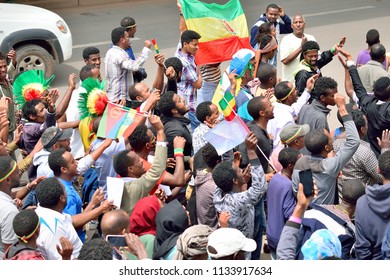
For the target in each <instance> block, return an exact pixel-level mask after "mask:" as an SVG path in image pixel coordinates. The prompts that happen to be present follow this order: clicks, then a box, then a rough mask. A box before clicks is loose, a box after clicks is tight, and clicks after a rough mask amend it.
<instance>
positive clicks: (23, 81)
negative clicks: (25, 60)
mask: <svg viewBox="0 0 390 280" xmlns="http://www.w3.org/2000/svg"><path fill="white" fill-rule="evenodd" d="M54 78H55V76H54V75H51V76H50V77H49V79H47V80H46V79H45V74H44V72H43V70H28V71H25V72H22V73H20V74H19V75H18V76H17V77H16V79H15V81H14V84H13V93H14V96H15V103H16V104H17V105H18V106H19V108H22V107H23V105H24V103H26V101H30V100H33V99H41V97H42V95H43V93H44V91H45V90H47V89H48V88H49V86H50V84H51V83H52V82H53V80H54Z"/></svg>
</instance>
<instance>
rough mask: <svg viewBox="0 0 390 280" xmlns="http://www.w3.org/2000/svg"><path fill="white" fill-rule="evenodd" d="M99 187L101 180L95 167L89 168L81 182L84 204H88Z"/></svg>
mask: <svg viewBox="0 0 390 280" xmlns="http://www.w3.org/2000/svg"><path fill="white" fill-rule="evenodd" d="M98 188H99V180H98V176H97V173H96V170H95V168H93V167H91V168H89V169H88V170H87V171H86V172H85V173H84V175H83V183H82V184H81V191H82V201H83V205H86V204H88V203H89V202H90V201H91V198H92V196H93V194H94V193H95V191H96V190H97V189H98Z"/></svg>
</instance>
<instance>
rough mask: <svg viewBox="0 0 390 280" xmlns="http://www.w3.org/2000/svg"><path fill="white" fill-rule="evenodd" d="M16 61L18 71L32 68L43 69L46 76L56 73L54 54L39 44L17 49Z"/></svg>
mask: <svg viewBox="0 0 390 280" xmlns="http://www.w3.org/2000/svg"><path fill="white" fill-rule="evenodd" d="M16 61H17V70H18V72H23V71H27V70H32V69H35V70H43V71H44V72H45V76H46V78H47V77H49V76H51V75H52V74H53V73H54V60H53V58H52V56H51V55H50V54H49V53H48V52H47V51H46V50H45V49H44V48H42V47H40V46H37V45H25V46H22V47H20V48H18V49H16Z"/></svg>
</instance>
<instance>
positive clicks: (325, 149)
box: [292, 93, 360, 204]
mask: <svg viewBox="0 0 390 280" xmlns="http://www.w3.org/2000/svg"><path fill="white" fill-rule="evenodd" d="M334 100H335V103H336V105H337V107H338V109H339V113H340V116H341V118H342V119H343V121H344V126H345V132H346V134H347V140H346V144H345V145H344V146H343V147H342V148H341V149H340V150H338V151H337V153H335V155H334V156H333V157H328V156H329V154H331V153H333V140H332V138H331V136H330V134H329V131H328V130H326V129H324V128H318V129H314V130H312V131H310V132H309V133H308V134H307V135H306V137H305V145H306V148H307V150H308V151H309V152H310V155H306V156H303V157H301V158H300V159H299V160H298V161H297V163H296V164H295V168H294V172H293V176H292V182H293V184H292V187H293V191H294V193H295V194H296V193H297V190H298V184H299V183H300V178H299V172H300V171H301V170H305V169H311V172H312V174H313V179H314V180H315V181H316V183H317V186H318V197H317V198H316V199H315V200H314V202H315V203H316V204H337V203H338V201H337V200H338V189H337V178H338V176H339V173H340V171H341V169H343V167H344V166H345V165H346V164H347V162H348V161H349V160H350V159H351V158H352V156H353V155H354V153H355V152H356V150H357V148H358V146H359V143H360V139H359V133H358V131H357V129H356V126H355V123H354V122H353V120H352V117H351V116H350V115H349V114H348V111H347V109H346V107H345V104H346V103H345V96H344V95H342V94H340V93H336V94H335V95H334Z"/></svg>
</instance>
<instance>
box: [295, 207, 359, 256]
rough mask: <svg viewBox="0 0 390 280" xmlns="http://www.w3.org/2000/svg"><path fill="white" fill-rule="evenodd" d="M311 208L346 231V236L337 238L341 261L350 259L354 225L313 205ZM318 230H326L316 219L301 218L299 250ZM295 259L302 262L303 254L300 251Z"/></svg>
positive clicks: (353, 239)
mask: <svg viewBox="0 0 390 280" xmlns="http://www.w3.org/2000/svg"><path fill="white" fill-rule="evenodd" d="M312 208H313V209H316V210H318V211H321V212H323V213H324V214H326V215H327V216H329V217H331V218H332V219H333V220H335V221H336V222H337V223H338V224H340V225H341V226H343V227H344V228H345V229H346V234H343V235H339V236H338V238H339V240H340V243H341V259H343V260H349V259H351V256H352V254H353V253H352V250H353V247H354V244H355V225H354V224H352V223H351V222H347V221H344V220H343V219H341V218H340V217H338V216H337V215H335V214H334V213H332V212H330V211H329V210H327V209H325V208H323V207H321V206H319V205H315V204H313V205H312ZM319 229H327V227H326V226H325V225H324V224H323V223H321V222H320V221H319V220H317V219H311V218H303V219H302V226H301V228H300V236H301V237H302V241H301V242H300V243H299V246H298V248H301V247H302V245H303V244H304V243H305V242H306V240H308V239H309V238H310V237H311V235H312V234H313V233H314V232H315V231H316V230H319ZM296 259H298V260H303V254H302V252H301V250H299V252H297V258H296Z"/></svg>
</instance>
